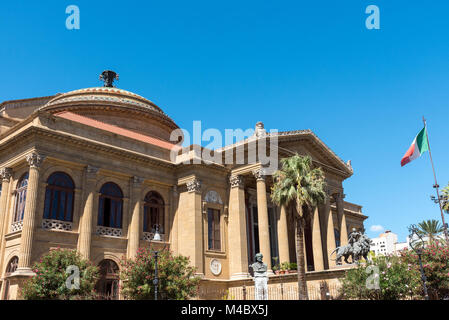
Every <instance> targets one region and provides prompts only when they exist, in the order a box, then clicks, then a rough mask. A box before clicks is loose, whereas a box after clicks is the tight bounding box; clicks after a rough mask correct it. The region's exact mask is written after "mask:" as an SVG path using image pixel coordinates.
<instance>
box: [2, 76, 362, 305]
mask: <svg viewBox="0 0 449 320" xmlns="http://www.w3.org/2000/svg"><path fill="white" fill-rule="evenodd" d="M111 82H112V81H109V82H106V84H105V86H104V87H93V88H87V89H80V90H75V91H71V92H67V93H64V94H56V95H54V96H47V97H38V98H31V99H23V100H13V101H5V102H3V103H1V104H0V168H1V172H0V174H1V179H2V184H1V197H0V240H1V241H0V276H1V277H0V286H1V287H0V288H1V289H0V298H1V299H17V298H20V297H19V296H18V294H19V292H20V291H19V287H20V285H21V283H22V281H23V280H24V279H27V278H28V277H30V276H32V275H33V272H32V269H31V267H32V265H33V263H34V262H35V261H38V260H39V259H40V257H41V256H42V255H44V254H46V253H47V252H49V250H51V249H52V248H57V247H61V248H72V249H77V250H78V251H79V252H80V253H81V254H82V255H83V256H84V257H85V258H88V259H90V260H91V261H92V262H93V263H94V264H96V265H99V266H100V270H101V279H100V280H99V283H98V285H97V288H98V290H99V291H100V292H101V293H102V294H103V295H104V296H105V297H108V298H110V299H118V298H120V292H119V289H118V288H119V286H118V282H119V280H118V274H119V270H120V264H119V261H120V259H121V258H122V257H123V256H127V257H129V258H132V257H133V256H134V255H135V253H136V251H137V249H138V248H139V247H144V246H149V245H150V243H152V242H153V243H154V245H155V246H165V247H169V248H170V249H171V250H172V251H173V252H174V253H177V254H182V255H185V256H188V257H190V261H191V264H192V265H193V266H195V267H196V269H197V273H198V275H199V276H201V277H202V279H203V280H202V281H201V285H200V298H217V299H219V298H221V296H222V293H223V292H229V291H230V290H231V291H232V290H233V291H232V292H234V293H235V295H236V296H235V297H234V298H239V297H240V298H241V296H240V295H239V294H240V293H239V292H241V291H239V290H240V289H241V288H242V287H246V286H248V288H250V287H251V285H252V281H251V276H250V272H251V270H249V267H248V265H249V264H250V263H252V262H253V261H254V255H255V253H257V252H261V253H262V254H263V255H264V262H265V263H267V264H268V267H269V269H270V270H271V268H272V266H273V265H275V264H278V263H282V262H294V261H296V254H295V232H294V223H293V218H292V210H294V208H289V207H287V208H285V207H282V208H278V207H276V206H275V205H273V204H272V203H271V202H270V194H269V192H270V187H271V185H272V183H273V182H272V178H271V176H269V175H264V174H263V173H264V171H263V170H262V169H263V167H262V164H261V163H259V162H258V161H255V162H251V163H249V161H247V162H245V163H243V164H234V163H231V164H226V163H225V162H223V163H218V162H217V163H213V162H212V163H211V162H208V163H205V162H201V161H200V163H194V162H193V161H192V162H190V163H187V161H186V157H187V158H189V157H190V158H194V157H196V156H198V153H197V152H194V151H195V150H198V148H196V149H195V148H193V146H191V147H186V148H185V149H182V150H186V149H187V150H188V151H189V152H186V153H184V154H183V156H182V157H181V158H182V159H178V158H176V159H172V158H171V157H170V152H171V150H172V148H173V147H174V146H175V142H173V141H171V140H170V135H171V133H172V131H173V130H175V129H178V126H177V125H176V123H175V122H174V121H173V120H172V119H171V118H170V117H169V116H168V115H166V114H165V113H164V111H163V110H162V109H161V108H159V107H158V106H157V105H155V104H154V103H153V102H151V101H149V100H147V99H145V98H143V97H141V96H139V95H137V94H135V93H132V92H129V91H125V90H122V89H118V88H115V87H110V86H109V85H111ZM230 127H232V124H230ZM260 136H263V137H265V138H267V139H268V140H270V139H272V138H274V137H275V138H276V139H277V141H278V142H277V143H278V145H279V153H278V156H279V158H282V157H287V156H289V155H292V154H294V153H295V152H298V153H299V154H303V155H305V154H308V155H310V156H312V158H313V160H314V164H315V165H316V166H320V167H321V168H323V170H324V172H325V175H326V180H327V186H328V193H329V200H328V202H327V203H326V204H325V205H323V206H321V207H319V208H316V209H315V210H314V212H312V213H311V214H310V216H311V219H310V221H308V222H307V226H306V230H305V249H306V262H307V280H308V284H309V285H311V286H313V285H314V284H317V283H318V282H322V281H323V280H326V281H332V280H335V279H336V278H338V277H339V276H341V274H342V269H341V266H337V265H336V264H335V261H334V260H332V259H330V257H329V254H330V252H331V251H332V250H333V249H335V247H336V246H339V245H340V244H345V243H346V242H347V238H348V232H349V231H350V230H352V229H353V228H356V229H358V230H360V229H363V221H364V219H366V218H367V217H366V216H364V215H363V214H362V212H361V206H359V205H356V204H353V203H350V202H347V201H345V200H344V198H345V196H344V190H343V186H342V182H343V181H344V180H345V179H347V178H349V177H350V176H351V175H352V174H353V170H352V167H351V165H350V162H349V161H348V162H347V163H345V162H344V161H342V160H341V159H340V158H339V157H338V156H337V155H336V154H335V153H334V152H333V151H332V150H330V149H329V148H328V147H327V146H326V145H325V144H324V143H323V142H322V141H321V140H320V139H319V138H318V137H317V136H316V135H315V134H314V133H313V132H312V131H310V130H297V131H287V132H278V133H276V134H274V133H268V132H266V131H265V129H264V128H263V124H261V123H258V125H257V126H256V130H255V131H254V136H253V138H254V139H255V140H257V138H258V137H260ZM254 139H245V140H243V141H239V142H237V143H235V144H234V145H229V146H226V147H225V148H223V149H222V150H221V151H223V150H228V151H229V150H232V149H236V148H239V147H243V150H244V152H245V153H246V152H248V150H249V147H248V146H249V141H254ZM200 150H202V149H200ZM219 151H220V150H216V152H219ZM181 160H182V161H181ZM197 162H198V161H197ZM156 229H157V230H158V232H159V233H160V235H161V238H162V239H161V241H156V240H154V239H153V236H154V233H155V230H156ZM281 282H282V283H285V284H288V283H291V284H292V285H295V282H296V276H295V275H290V274H289V275H287V274H285V275H275V274H274V273H273V274H272V275H270V282H269V285H272V286H275V285H276V284H278V283H281Z"/></svg>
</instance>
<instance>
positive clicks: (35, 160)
mask: <svg viewBox="0 0 449 320" xmlns="http://www.w3.org/2000/svg"><path fill="white" fill-rule="evenodd" d="M43 160H44V157H43V156H42V155H40V154H38V153H37V152H32V153H30V154H29V155H27V157H26V161H27V162H28V164H29V165H30V171H29V176H28V187H27V195H26V200H25V212H24V215H23V227H22V236H21V239H20V250H19V266H18V268H17V273H20V274H28V273H30V274H34V273H33V272H32V271H31V253H32V249H33V238H34V227H35V222H36V198H37V192H38V188H39V169H40V167H41V164H42V161H43Z"/></svg>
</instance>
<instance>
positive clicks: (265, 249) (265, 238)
mask: <svg viewBox="0 0 449 320" xmlns="http://www.w3.org/2000/svg"><path fill="white" fill-rule="evenodd" d="M253 174H254V176H255V178H256V181H257V182H256V184H257V217H258V224H259V248H260V253H262V255H263V261H264V262H265V263H266V264H267V266H268V272H270V273H273V271H272V269H271V251H270V232H269V226H268V207H267V188H266V183H265V176H264V174H263V170H262V169H259V170H255V171H253Z"/></svg>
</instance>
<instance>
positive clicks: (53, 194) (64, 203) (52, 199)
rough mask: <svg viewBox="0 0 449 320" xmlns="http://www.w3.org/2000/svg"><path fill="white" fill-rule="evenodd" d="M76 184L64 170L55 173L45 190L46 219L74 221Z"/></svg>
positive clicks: (49, 179)
mask: <svg viewBox="0 0 449 320" xmlns="http://www.w3.org/2000/svg"><path fill="white" fill-rule="evenodd" d="M74 189H75V184H74V183H73V180H72V178H70V176H69V175H67V174H65V173H63V172H55V173H53V174H52V175H51V176H50V177H49V178H48V180H47V188H46V190H45V207H44V219H54V220H61V221H72V219H73V195H74Z"/></svg>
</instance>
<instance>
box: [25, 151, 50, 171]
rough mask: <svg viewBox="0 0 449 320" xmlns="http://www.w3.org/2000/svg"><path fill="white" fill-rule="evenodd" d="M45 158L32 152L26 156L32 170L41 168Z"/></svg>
mask: <svg viewBox="0 0 449 320" xmlns="http://www.w3.org/2000/svg"><path fill="white" fill-rule="evenodd" d="M44 159H45V156H43V155H41V154H38V153H37V152H32V153H30V154H29V155H27V156H26V161H27V162H28V164H29V165H30V167H31V168H39V167H40V166H41V164H42V162H43V161H44Z"/></svg>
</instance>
